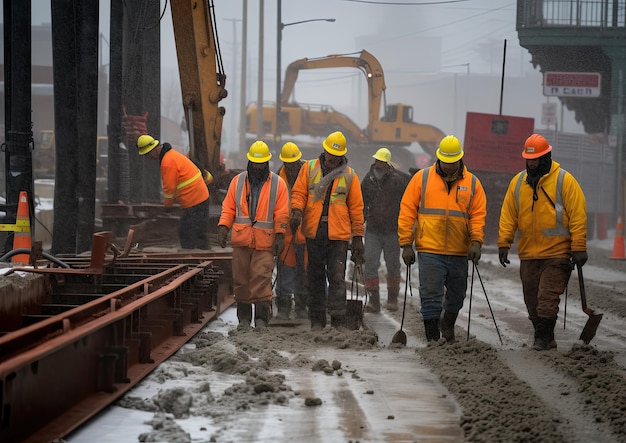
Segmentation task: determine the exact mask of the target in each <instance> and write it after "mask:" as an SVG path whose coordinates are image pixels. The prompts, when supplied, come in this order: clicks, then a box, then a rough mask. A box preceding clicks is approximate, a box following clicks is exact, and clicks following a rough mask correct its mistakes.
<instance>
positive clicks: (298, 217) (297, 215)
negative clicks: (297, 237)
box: [289, 209, 302, 234]
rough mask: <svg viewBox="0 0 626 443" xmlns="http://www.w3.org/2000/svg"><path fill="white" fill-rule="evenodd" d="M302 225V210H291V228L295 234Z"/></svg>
mask: <svg viewBox="0 0 626 443" xmlns="http://www.w3.org/2000/svg"><path fill="white" fill-rule="evenodd" d="M300 223H302V211H301V210H300V209H292V210H291V218H290V219H289V227H290V228H291V232H293V233H294V234H295V233H296V231H297V230H298V227H299V226H300Z"/></svg>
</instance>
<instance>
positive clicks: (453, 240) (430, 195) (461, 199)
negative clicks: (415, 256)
mask: <svg viewBox="0 0 626 443" xmlns="http://www.w3.org/2000/svg"><path fill="white" fill-rule="evenodd" d="M486 217H487V198H486V196H485V191H484V189H483V187H482V184H481V183H480V180H479V179H478V177H476V176H475V175H474V174H472V173H470V172H469V171H468V170H467V168H466V167H465V166H463V173H462V176H461V177H460V178H459V179H458V180H457V181H455V182H454V183H453V184H452V186H451V187H450V191H449V192H448V187H447V185H446V183H445V182H444V180H443V177H441V176H440V175H439V174H438V173H437V170H436V164H434V165H432V166H430V167H429V168H425V169H422V170H420V171H418V172H417V173H415V175H414V176H413V178H411V181H410V182H409V184H408V186H407V188H406V190H405V191H404V195H403V196H402V201H401V202H400V215H399V216H398V241H399V242H400V245H401V246H404V245H410V244H412V243H413V242H415V248H416V249H417V250H418V251H419V252H428V253H432V254H442V255H456V256H463V255H467V252H468V251H469V246H470V244H471V242H472V241H477V242H479V243H481V244H482V243H483V241H484V237H485V218H486Z"/></svg>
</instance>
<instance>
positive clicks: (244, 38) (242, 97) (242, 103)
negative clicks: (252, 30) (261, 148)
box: [238, 0, 248, 153]
mask: <svg viewBox="0 0 626 443" xmlns="http://www.w3.org/2000/svg"><path fill="white" fill-rule="evenodd" d="M247 59H248V0H243V16H242V22H241V92H240V93H239V149H238V151H239V152H240V153H244V152H245V151H246V146H245V145H246V85H247V83H246V79H247V75H246V74H247V70H248V63H247V62H248V60H247Z"/></svg>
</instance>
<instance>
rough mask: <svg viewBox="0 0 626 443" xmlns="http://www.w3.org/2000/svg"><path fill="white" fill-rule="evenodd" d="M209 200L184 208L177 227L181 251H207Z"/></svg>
mask: <svg viewBox="0 0 626 443" xmlns="http://www.w3.org/2000/svg"><path fill="white" fill-rule="evenodd" d="M208 230H209V199H208V198H207V199H206V200H205V201H203V202H202V203H199V204H197V205H195V206H192V207H190V208H184V209H183V211H182V215H181V217H180V223H179V225H178V238H179V239H180V247H181V248H183V249H209V235H208Z"/></svg>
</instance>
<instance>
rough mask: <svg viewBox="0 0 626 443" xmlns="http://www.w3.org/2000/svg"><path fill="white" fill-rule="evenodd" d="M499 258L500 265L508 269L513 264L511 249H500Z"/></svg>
mask: <svg viewBox="0 0 626 443" xmlns="http://www.w3.org/2000/svg"><path fill="white" fill-rule="evenodd" d="M498 258H499V259H500V264H501V265H502V266H504V267H505V268H506V265H508V264H509V263H511V262H510V261H509V248H498Z"/></svg>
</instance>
